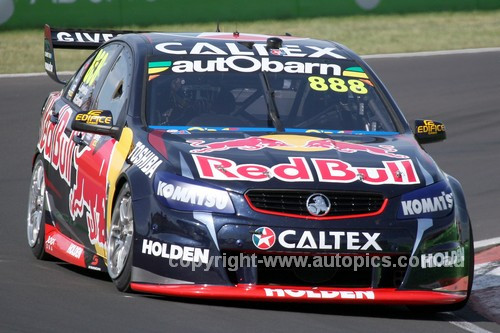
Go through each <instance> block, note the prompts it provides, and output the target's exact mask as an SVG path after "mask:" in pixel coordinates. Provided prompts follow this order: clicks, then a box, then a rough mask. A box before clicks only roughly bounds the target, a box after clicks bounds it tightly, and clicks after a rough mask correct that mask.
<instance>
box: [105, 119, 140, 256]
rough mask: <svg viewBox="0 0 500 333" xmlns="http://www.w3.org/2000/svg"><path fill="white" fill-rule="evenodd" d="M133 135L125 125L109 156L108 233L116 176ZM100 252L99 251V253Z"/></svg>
mask: <svg viewBox="0 0 500 333" xmlns="http://www.w3.org/2000/svg"><path fill="white" fill-rule="evenodd" d="M133 137H134V135H133V133H132V130H131V129H130V128H128V127H125V128H124V129H123V130H122V134H121V136H120V140H118V142H117V143H116V144H115V146H114V147H113V152H112V153H111V158H110V161H109V168H108V176H107V184H106V185H107V188H108V195H107V207H106V230H107V232H108V233H109V229H110V228H111V213H112V211H113V197H114V195H115V191H116V181H117V180H118V176H120V173H121V171H122V167H123V164H124V163H125V159H126V158H127V156H128V154H129V153H130V150H131V149H132V139H133ZM99 254H101V253H99ZM102 256H103V257H104V258H106V257H107V253H106V251H104V252H103V253H102Z"/></svg>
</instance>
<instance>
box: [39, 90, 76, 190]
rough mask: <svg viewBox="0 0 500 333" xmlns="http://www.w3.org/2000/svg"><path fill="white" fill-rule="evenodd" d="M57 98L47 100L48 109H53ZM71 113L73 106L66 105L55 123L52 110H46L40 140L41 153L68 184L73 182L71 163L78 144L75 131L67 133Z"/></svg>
mask: <svg viewBox="0 0 500 333" xmlns="http://www.w3.org/2000/svg"><path fill="white" fill-rule="evenodd" d="M55 99H56V97H54V98H53V99H52V100H51V101H49V102H47V106H46V109H48V110H51V109H52V107H53V105H54V103H55ZM71 114H72V110H71V108H70V107H69V106H67V105H66V106H64V107H63V108H61V110H60V111H59V115H58V122H57V123H53V122H52V121H51V120H50V119H51V116H52V112H45V114H44V117H43V119H42V126H41V130H40V139H39V141H38V150H39V151H40V153H41V154H43V157H44V158H45V159H46V160H47V161H49V162H50V164H51V165H52V167H53V168H54V169H55V170H56V171H59V175H60V176H61V179H63V180H64V181H65V182H66V183H67V184H68V185H69V184H70V182H71V164H72V162H73V155H74V151H75V146H76V143H75V142H74V141H73V136H74V132H72V134H71V135H70V136H68V135H66V133H65V129H66V127H67V125H68V122H69V120H70V118H71Z"/></svg>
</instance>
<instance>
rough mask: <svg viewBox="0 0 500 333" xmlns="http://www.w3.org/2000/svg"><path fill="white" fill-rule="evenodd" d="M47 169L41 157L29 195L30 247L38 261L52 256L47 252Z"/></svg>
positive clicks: (37, 160) (28, 229) (36, 164)
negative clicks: (45, 216) (45, 215)
mask: <svg viewBox="0 0 500 333" xmlns="http://www.w3.org/2000/svg"><path fill="white" fill-rule="evenodd" d="M44 206H45V168H44V166H43V159H42V157H41V156H40V155H39V156H38V157H37V158H36V160H35V165H34V166H33V171H32V174H31V181H30V189H29V195H28V216H27V218H26V222H27V228H26V231H27V236H28V245H29V246H30V248H31V251H32V252H33V254H34V255H35V257H36V258H37V259H41V260H46V259H49V258H51V256H50V255H49V254H48V253H46V252H45V219H44V214H45V207H44Z"/></svg>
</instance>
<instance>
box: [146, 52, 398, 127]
mask: <svg viewBox="0 0 500 333" xmlns="http://www.w3.org/2000/svg"><path fill="white" fill-rule="evenodd" d="M172 58H174V57H172ZM172 58H169V59H168V60H165V59H151V61H150V62H149V72H148V74H149V77H148V84H147V106H146V109H147V114H146V120H147V123H148V125H149V126H151V127H158V126H161V127H165V128H179V129H180V128H185V127H190V128H192V127H222V128H234V129H241V130H250V129H260V130H271V131H272V130H276V126H277V125H276V121H274V122H273V119H272V118H273V117H272V115H273V113H274V112H275V113H277V116H278V120H279V122H280V123H281V125H282V126H283V127H284V129H285V131H288V132H290V131H301V130H304V131H307V130H324V131H342V132H344V131H346V132H348V131H368V132H395V131H396V127H395V125H394V123H393V120H392V118H391V116H390V114H389V111H388V110H387V108H386V106H385V105H384V103H383V102H382V101H381V99H380V97H379V95H378V93H377V91H376V90H375V88H374V86H373V83H372V82H371V81H370V79H369V77H368V76H367V74H366V73H364V71H363V69H362V68H361V67H359V65H357V64H356V63H355V62H354V61H351V60H343V59H342V60H340V59H315V62H314V63H311V62H310V59H309V60H308V61H306V60H304V59H303V58H290V57H273V58H272V60H270V58H250V57H232V58H238V59H231V60H230V59H229V58H227V59H226V58H224V57H219V58H215V57H214V58H211V57H200V58H199V60H198V59H196V60H194V59H193V58H192V57H179V59H172ZM188 59H189V60H188ZM263 70H264V71H265V74H264V73H263V72H262V71H263ZM263 76H264V79H263ZM267 83H268V84H267ZM270 99H271V101H272V99H274V105H275V106H276V107H275V108H273V106H272V105H270V104H272V103H270V101H269V100H270ZM274 109H275V110H274ZM274 120H276V119H274Z"/></svg>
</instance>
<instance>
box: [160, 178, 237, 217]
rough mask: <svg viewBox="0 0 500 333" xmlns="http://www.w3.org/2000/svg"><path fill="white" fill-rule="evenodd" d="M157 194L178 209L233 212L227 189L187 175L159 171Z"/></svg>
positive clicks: (163, 200) (165, 203)
mask: <svg viewBox="0 0 500 333" xmlns="http://www.w3.org/2000/svg"><path fill="white" fill-rule="evenodd" d="M154 191H155V195H156V197H157V198H158V200H160V202H161V203H163V204H164V205H165V206H167V207H170V208H172V209H177V210H186V211H199V212H212V213H226V214H233V213H234V207H233V203H232V202H231V198H230V197H229V193H227V191H225V190H223V189H220V188H217V187H214V186H210V185H207V184H202V183H200V182H197V181H194V180H192V179H189V178H186V177H180V176H176V175H173V174H170V173H167V172H157V173H156V175H155V180H154Z"/></svg>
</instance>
